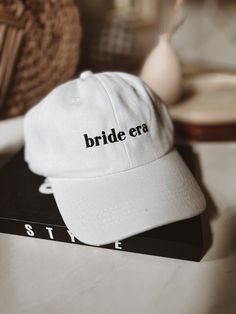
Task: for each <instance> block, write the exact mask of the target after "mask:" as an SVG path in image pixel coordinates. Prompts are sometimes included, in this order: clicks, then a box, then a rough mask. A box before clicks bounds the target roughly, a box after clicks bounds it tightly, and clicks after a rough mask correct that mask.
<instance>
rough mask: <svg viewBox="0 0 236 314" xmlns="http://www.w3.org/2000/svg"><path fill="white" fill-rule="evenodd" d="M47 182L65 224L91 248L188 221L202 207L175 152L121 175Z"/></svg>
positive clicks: (200, 197)
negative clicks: (163, 226) (50, 186)
mask: <svg viewBox="0 0 236 314" xmlns="http://www.w3.org/2000/svg"><path fill="white" fill-rule="evenodd" d="M50 182H51V185H52V189H53V194H54V197H55V199H56V202H57V205H58V208H59V210H60V212H61V215H62V217H63V219H64V222H65V224H66V225H67V227H68V228H69V230H70V231H71V232H72V233H73V235H74V236H75V237H76V238H77V239H79V240H80V241H81V242H84V243H87V244H90V245H105V244H108V243H111V242H115V241H117V240H122V239H124V238H127V237H130V236H133V235H135V234H138V233H141V232H144V231H146V230H150V229H153V228H155V227H158V226H162V225H165V224H168V223H171V222H175V221H179V220H183V219H187V218H191V217H193V216H196V215H198V214H200V213H201V212H202V211H203V210H204V208H205V198H204V196H203V194H202V192H201V190H200V188H199V186H198V184H197V183H196V181H195V179H194V178H193V176H192V174H191V172H190V171H189V169H188V168H187V166H186V165H185V163H184V162H183V160H182V158H181V157H180V156H179V154H178V153H177V152H176V151H175V150H173V151H172V152H170V153H169V154H167V155H165V156H163V157H162V158H160V159H158V160H156V161H153V162H150V163H148V164H146V165H144V166H141V167H137V168H134V169H132V170H128V171H124V172H121V173H117V174H113V175H107V176H103V177H96V178H84V179H74V178H72V179H67V178H66V179H65V178H63V179H61V178H60V179H58V178H50Z"/></svg>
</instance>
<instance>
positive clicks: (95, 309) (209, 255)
mask: <svg viewBox="0 0 236 314" xmlns="http://www.w3.org/2000/svg"><path fill="white" fill-rule="evenodd" d="M193 147H194V151H195V152H196V154H197V155H198V158H199V168H200V170H201V179H202V184H203V185H204V188H205V192H206V194H207V195H208V196H207V197H208V203H209V204H210V205H209V207H208V209H207V211H206V212H205V214H204V238H205V243H206V245H207V246H208V250H207V252H206V254H205V256H204V258H203V259H202V261H201V262H199V263H198V262H188V261H182V260H175V259H169V258H163V257H155V256H146V255H141V254H134V253H127V252H122V251H112V250H105V249H99V248H91V247H84V246H79V245H72V244H65V243H59V242H53V241H47V240H39V239H32V238H26V237H19V236H13V235H6V234H0V313H1V314H21V313H24V314H32V313H33V314H54V313H55V314H65V313H70V314H78V313H79V314H80V313H81V314H93V313H96V314H97V313H98V314H120V313H122V314H124V313H128V314H133V313H134V314H144V313H145V314H154V313H155V314H156V313H160V314H189V313H191V314H211V313H212V314H222V313H224V314H235V313H236V184H235V178H236V143H221V144H218V143H217V144H212V143H206V144H194V145H193Z"/></svg>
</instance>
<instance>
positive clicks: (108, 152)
mask: <svg viewBox="0 0 236 314" xmlns="http://www.w3.org/2000/svg"><path fill="white" fill-rule="evenodd" d="M24 131H25V159H26V161H27V162H28V163H29V167H30V169H31V170H32V171H33V172H35V173H38V174H40V175H44V176H46V177H77V178H78V177H81V178H82V177H96V176H103V175H108V174H113V173H118V172H121V171H126V170H129V169H131V168H134V167H138V166H142V165H144V164H146V163H149V162H152V161H154V160H156V159H158V158H160V157H161V156H163V155H165V154H166V153H167V152H168V151H169V150H170V149H171V147H172V145H173V126H172V123H171V120H170V118H169V115H168V112H167V109H166V108H165V106H164V105H163V104H162V103H161V100H160V99H159V98H158V97H157V96H156V95H155V94H153V92H151V90H150V89H149V88H148V87H147V86H146V85H145V83H143V82H142V81H141V80H140V79H139V78H137V77H135V76H133V75H129V74H125V73H115V72H113V73H112V72H105V73H100V74H90V75H87V76H86V75H81V78H80V79H76V80H73V81H69V82H68V83H65V84H63V85H61V86H59V87H57V88H56V89H54V90H53V91H52V92H51V93H50V94H49V95H48V96H47V97H46V98H44V99H43V100H42V101H41V102H40V103H39V104H38V105H37V106H35V107H34V108H32V109H31V110H30V111H29V112H28V113H27V115H26V117H25V124H24Z"/></svg>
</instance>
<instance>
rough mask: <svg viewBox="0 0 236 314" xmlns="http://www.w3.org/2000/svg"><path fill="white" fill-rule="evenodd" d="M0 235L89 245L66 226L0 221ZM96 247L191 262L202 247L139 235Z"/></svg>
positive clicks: (195, 259)
mask: <svg viewBox="0 0 236 314" xmlns="http://www.w3.org/2000/svg"><path fill="white" fill-rule="evenodd" d="M0 232H1V233H7V234H14V235H20V236H26V237H30V238H39V239H45V240H51V241H60V242H67V243H71V244H80V245H86V246H90V245H87V244H84V243H82V242H80V241H79V240H77V239H76V238H75V237H74V236H73V234H72V233H71V232H70V230H68V229H67V228H66V226H58V225H50V224H40V223H34V222H27V221H22V220H17V219H6V218H0ZM99 248H106V249H113V250H118V251H119V250H121V251H126V252H133V253H140V254H146V255H155V256H164V257H171V258H179V259H185V260H193V261H199V260H200V256H201V250H202V248H201V246H199V247H197V246H193V245H188V244H186V243H179V244H178V243H177V242H173V241H166V240H161V239H155V238H150V237H145V236H142V235H138V236H134V237H131V238H128V239H125V240H123V241H116V242H114V243H111V244H108V245H105V246H100V247H99Z"/></svg>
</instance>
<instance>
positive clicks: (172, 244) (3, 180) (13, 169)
mask: <svg viewBox="0 0 236 314" xmlns="http://www.w3.org/2000/svg"><path fill="white" fill-rule="evenodd" d="M181 154H182V156H183V157H184V159H185V160H186V161H187V162H188V164H189V166H190V168H193V167H192V165H191V163H190V161H192V156H191V152H190V151H189V150H188V149H187V148H184V149H181ZM42 162H43V160H42ZM0 187H1V193H0V232H2V233H9V234H16V235H21V236H28V237H31V238H41V239H48V240H52V241H63V242H68V243H74V244H81V245H84V244H83V243H81V242H79V241H78V240H77V239H76V238H75V237H74V236H73V235H72V233H71V232H70V231H69V230H68V229H67V227H66V226H65V224H64V222H63V219H62V217H61V215H60V212H59V210H58V208H57V206H56V203H55V200H54V198H53V194H51V191H50V188H49V187H48V184H47V181H46V180H45V178H43V177H41V176H37V175H35V174H33V173H32V172H31V171H30V170H29V169H28V166H27V164H26V163H25V162H24V155H23V151H21V152H19V153H18V154H17V155H16V156H15V157H14V158H13V159H11V160H10V161H9V162H8V163H7V164H6V165H5V166H4V167H2V169H1V170H0ZM99 248H100V247H99ZM99 248H98V249H99ZM101 248H108V249H115V250H123V251H128V252H135V253H143V254H149V255H158V256H165V257H171V258H180V259H185V260H193V261H199V260H200V259H201V257H202V253H203V242H202V229H201V217H200V216H196V217H194V218H191V219H187V220H183V221H179V222H175V223H171V224H169V225H165V226H162V227H159V228H156V229H153V230H150V231H147V232H144V233H141V234H138V235H136V236H133V237H130V238H127V239H125V240H122V241H117V242H115V243H112V244H109V245H105V246H102V247H101Z"/></svg>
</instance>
